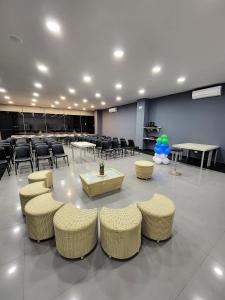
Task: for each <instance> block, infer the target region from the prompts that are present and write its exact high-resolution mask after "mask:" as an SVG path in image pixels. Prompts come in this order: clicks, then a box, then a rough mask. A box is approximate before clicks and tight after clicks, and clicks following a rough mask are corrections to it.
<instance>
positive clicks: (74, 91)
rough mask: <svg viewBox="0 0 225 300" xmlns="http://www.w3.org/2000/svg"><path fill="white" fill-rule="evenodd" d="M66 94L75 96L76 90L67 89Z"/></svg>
mask: <svg viewBox="0 0 225 300" xmlns="http://www.w3.org/2000/svg"><path fill="white" fill-rule="evenodd" d="M68 92H69V93H70V94H75V93H76V90H75V89H74V88H68Z"/></svg>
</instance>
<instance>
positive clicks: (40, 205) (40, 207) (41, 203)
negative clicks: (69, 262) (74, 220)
mask: <svg viewBox="0 0 225 300" xmlns="http://www.w3.org/2000/svg"><path fill="white" fill-rule="evenodd" d="M62 205H63V203H62V202H58V201H55V200H54V199H53V197H52V194H51V193H46V194H43V195H40V196H37V197H35V198H33V199H31V200H30V201H29V202H28V203H27V204H26V206H25V215H26V224H27V233H28V236H29V238H31V239H33V240H36V241H41V240H46V239H49V238H51V237H53V236H54V235H55V232H54V226H53V217H54V214H55V213H56V211H57V210H58V209H59V208H60V207H62Z"/></svg>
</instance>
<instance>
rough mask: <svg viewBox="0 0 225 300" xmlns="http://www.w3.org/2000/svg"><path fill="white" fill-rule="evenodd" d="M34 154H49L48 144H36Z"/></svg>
mask: <svg viewBox="0 0 225 300" xmlns="http://www.w3.org/2000/svg"><path fill="white" fill-rule="evenodd" d="M36 155H37V156H48V155H50V152H49V148H48V145H37V147H36Z"/></svg>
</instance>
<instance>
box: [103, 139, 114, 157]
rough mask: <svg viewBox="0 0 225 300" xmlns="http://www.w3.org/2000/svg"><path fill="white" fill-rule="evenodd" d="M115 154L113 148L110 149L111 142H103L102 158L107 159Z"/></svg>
mask: <svg viewBox="0 0 225 300" xmlns="http://www.w3.org/2000/svg"><path fill="white" fill-rule="evenodd" d="M113 153H114V151H113V149H112V148H110V145H109V142H108V141H106V140H104V141H102V149H101V158H102V157H103V156H105V158H106V159H107V158H108V156H112V155H113Z"/></svg>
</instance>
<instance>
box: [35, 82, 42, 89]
mask: <svg viewBox="0 0 225 300" xmlns="http://www.w3.org/2000/svg"><path fill="white" fill-rule="evenodd" d="M34 86H35V87H36V88H37V89H42V87H43V86H42V84H41V83H40V82H34Z"/></svg>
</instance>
